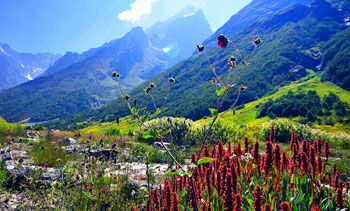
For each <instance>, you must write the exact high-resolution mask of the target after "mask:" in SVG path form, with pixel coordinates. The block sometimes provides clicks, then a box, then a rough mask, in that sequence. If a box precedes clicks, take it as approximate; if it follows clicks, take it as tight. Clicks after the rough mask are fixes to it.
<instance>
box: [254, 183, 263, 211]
mask: <svg viewBox="0 0 350 211" xmlns="http://www.w3.org/2000/svg"><path fill="white" fill-rule="evenodd" d="M253 199H254V204H253V207H254V209H255V210H254V211H262V209H261V208H262V203H263V196H262V191H261V187H260V186H259V185H257V186H256V187H255V190H254V193H253Z"/></svg>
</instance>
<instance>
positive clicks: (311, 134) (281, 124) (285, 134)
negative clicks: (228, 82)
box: [261, 120, 350, 149]
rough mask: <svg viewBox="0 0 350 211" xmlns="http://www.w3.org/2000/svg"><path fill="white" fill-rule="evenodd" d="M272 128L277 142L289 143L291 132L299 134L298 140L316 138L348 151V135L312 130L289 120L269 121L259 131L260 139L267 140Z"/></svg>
mask: <svg viewBox="0 0 350 211" xmlns="http://www.w3.org/2000/svg"><path fill="white" fill-rule="evenodd" d="M272 126H273V127H274V128H275V130H276V140H277V141H278V142H284V143H287V142H289V141H290V134H291V132H292V131H294V132H295V133H297V134H299V137H300V140H303V139H305V140H308V141H313V140H316V139H317V138H321V139H322V140H327V141H329V142H330V143H331V144H333V145H334V146H338V147H341V148H345V149H350V135H349V134H340V133H338V134H335V133H327V132H324V131H320V130H318V129H313V128H311V127H309V126H307V125H303V124H300V123H297V122H294V121H290V120H271V121H270V122H267V123H265V124H264V125H263V127H262V129H261V137H262V138H263V140H268V138H269V135H270V128H271V127H272Z"/></svg>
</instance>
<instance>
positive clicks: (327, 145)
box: [324, 141, 330, 160]
mask: <svg viewBox="0 0 350 211" xmlns="http://www.w3.org/2000/svg"><path fill="white" fill-rule="evenodd" d="M329 155H330V151H329V143H328V141H325V142H324V156H325V157H326V159H327V160H328V158H329Z"/></svg>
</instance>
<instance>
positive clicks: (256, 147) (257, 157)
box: [253, 141, 260, 163]
mask: <svg viewBox="0 0 350 211" xmlns="http://www.w3.org/2000/svg"><path fill="white" fill-rule="evenodd" d="M253 157H254V160H255V163H257V162H259V160H260V153H259V141H256V142H255V144H254V150H253Z"/></svg>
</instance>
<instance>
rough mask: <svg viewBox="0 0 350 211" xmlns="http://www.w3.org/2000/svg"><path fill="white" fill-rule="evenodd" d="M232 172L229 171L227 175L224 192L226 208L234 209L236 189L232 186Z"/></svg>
mask: <svg viewBox="0 0 350 211" xmlns="http://www.w3.org/2000/svg"><path fill="white" fill-rule="evenodd" d="M232 186H233V185H232V174H231V173H230V172H229V173H227V176H226V185H225V192H224V210H225V211H232V210H233V203H234V190H233V187H232Z"/></svg>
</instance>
